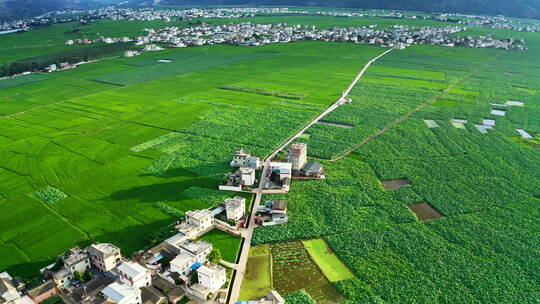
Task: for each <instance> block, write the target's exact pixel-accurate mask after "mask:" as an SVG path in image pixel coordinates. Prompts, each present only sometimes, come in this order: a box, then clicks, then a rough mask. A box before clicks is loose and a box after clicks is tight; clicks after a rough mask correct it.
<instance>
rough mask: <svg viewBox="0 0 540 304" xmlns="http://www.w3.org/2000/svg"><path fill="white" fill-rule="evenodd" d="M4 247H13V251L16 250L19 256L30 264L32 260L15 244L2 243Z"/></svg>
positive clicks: (11, 242) (10, 242)
mask: <svg viewBox="0 0 540 304" xmlns="http://www.w3.org/2000/svg"><path fill="white" fill-rule="evenodd" d="M4 244H6V245H9V244H11V245H13V247H15V249H17V251H18V252H19V253H20V254H21V256H22V257H23V258H24V259H25V260H26V261H27V262H32V259H31V258H30V257H29V256H28V255H26V252H24V251H22V249H21V248H20V247H19V245H17V244H16V243H15V242H13V241H9V242H7V243H4Z"/></svg>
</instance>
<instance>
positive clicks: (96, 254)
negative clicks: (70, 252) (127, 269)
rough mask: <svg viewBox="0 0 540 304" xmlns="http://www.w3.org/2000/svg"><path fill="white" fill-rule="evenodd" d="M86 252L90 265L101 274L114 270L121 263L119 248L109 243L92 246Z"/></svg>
mask: <svg viewBox="0 0 540 304" xmlns="http://www.w3.org/2000/svg"><path fill="white" fill-rule="evenodd" d="M86 251H87V252H88V254H89V255H90V261H91V262H92V265H94V267H96V268H97V269H98V270H99V271H101V272H109V271H111V270H113V269H115V268H116V266H118V264H120V263H121V261H122V256H121V255H120V248H118V247H116V246H114V245H112V244H109V243H99V244H92V245H90V246H89V247H88V248H87V249H86Z"/></svg>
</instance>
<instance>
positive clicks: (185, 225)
mask: <svg viewBox="0 0 540 304" xmlns="http://www.w3.org/2000/svg"><path fill="white" fill-rule="evenodd" d="M185 216H186V219H185V220H184V221H182V223H180V225H177V226H176V228H177V229H178V231H179V232H180V233H182V234H184V235H185V236H186V238H188V239H195V238H197V237H199V236H201V235H202V234H204V233H206V232H208V231H210V230H212V229H213V228H214V214H213V213H212V211H210V210H208V209H202V210H195V211H188V212H186V214H185Z"/></svg>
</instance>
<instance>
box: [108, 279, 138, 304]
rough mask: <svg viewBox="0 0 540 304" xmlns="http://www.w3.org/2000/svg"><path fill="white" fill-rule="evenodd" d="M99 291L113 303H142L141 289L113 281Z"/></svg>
mask: <svg viewBox="0 0 540 304" xmlns="http://www.w3.org/2000/svg"><path fill="white" fill-rule="evenodd" d="M101 293H102V294H103V295H104V296H105V298H106V299H107V300H108V301H112V302H113V303H115V304H142V298H141V290H140V289H139V288H136V287H132V286H128V285H124V284H119V283H117V282H114V283H112V284H110V285H109V286H107V287H105V288H104V289H103V290H102V291H101Z"/></svg>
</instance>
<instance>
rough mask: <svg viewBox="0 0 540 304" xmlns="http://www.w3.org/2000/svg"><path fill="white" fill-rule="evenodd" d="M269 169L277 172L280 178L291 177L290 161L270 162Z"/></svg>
mask: <svg viewBox="0 0 540 304" xmlns="http://www.w3.org/2000/svg"><path fill="white" fill-rule="evenodd" d="M270 171H271V172H273V173H275V174H278V175H279V179H280V180H284V179H286V178H291V176H292V163H278V162H271V163H270Z"/></svg>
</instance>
